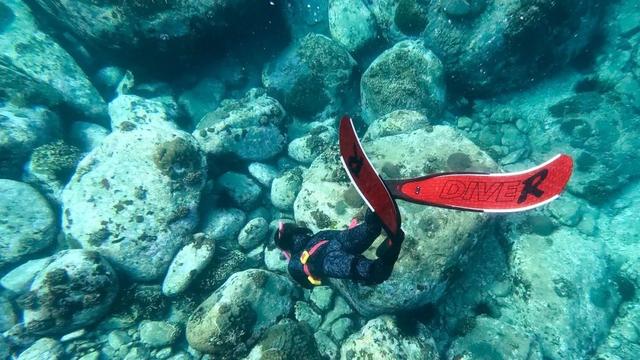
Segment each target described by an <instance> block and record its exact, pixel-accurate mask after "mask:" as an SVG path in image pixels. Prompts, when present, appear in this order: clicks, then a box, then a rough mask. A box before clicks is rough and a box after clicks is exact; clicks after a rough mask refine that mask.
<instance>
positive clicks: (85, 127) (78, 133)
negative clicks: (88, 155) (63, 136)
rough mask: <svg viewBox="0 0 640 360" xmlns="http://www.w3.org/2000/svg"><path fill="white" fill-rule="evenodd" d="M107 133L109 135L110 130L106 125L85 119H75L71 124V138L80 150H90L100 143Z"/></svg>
mask: <svg viewBox="0 0 640 360" xmlns="http://www.w3.org/2000/svg"><path fill="white" fill-rule="evenodd" d="M107 135H109V130H108V129H107V128H105V127H102V126H100V125H98V124H93V123H88V122H84V121H75V122H74V123H73V124H71V132H70V134H69V139H70V140H71V143H72V144H73V145H75V146H77V147H78V148H79V149H80V150H82V151H84V152H89V151H91V150H93V149H94V148H96V147H97V146H98V145H100V143H101V142H102V140H104V138H105V137H106V136H107Z"/></svg>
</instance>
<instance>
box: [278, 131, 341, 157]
mask: <svg viewBox="0 0 640 360" xmlns="http://www.w3.org/2000/svg"><path fill="white" fill-rule="evenodd" d="M337 141H338V134H337V133H336V131H335V130H334V129H331V128H325V127H318V128H316V129H314V130H313V131H312V133H310V134H307V135H304V136H302V137H299V138H297V139H293V140H292V141H291V142H290V143H289V148H288V152H289V156H290V157H291V158H292V159H294V160H296V161H299V162H301V163H303V164H311V162H312V161H313V160H314V159H315V158H316V157H317V156H318V155H320V154H321V153H322V152H323V151H325V150H326V149H327V148H328V147H329V146H330V145H333V144H335V143H337Z"/></svg>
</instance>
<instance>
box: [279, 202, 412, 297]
mask: <svg viewBox="0 0 640 360" xmlns="http://www.w3.org/2000/svg"><path fill="white" fill-rule="evenodd" d="M381 230H382V225H381V223H380V219H379V218H378V216H377V215H375V214H374V213H372V212H370V211H367V214H366V216H365V221H364V222H363V223H361V224H359V225H357V226H355V227H353V228H351V229H348V230H343V231H339V230H326V231H320V232H318V233H316V234H315V235H311V236H301V237H298V238H296V239H295V241H294V244H293V247H292V251H291V260H290V261H289V265H288V270H289V274H291V277H293V278H294V279H295V280H296V281H297V282H299V283H300V284H301V285H303V286H304V287H308V288H310V287H313V284H311V282H310V281H309V280H308V275H307V273H305V271H304V266H303V264H302V262H301V259H300V257H301V255H302V252H303V251H305V250H307V251H310V249H312V248H313V246H314V245H316V244H317V243H319V242H321V241H326V243H325V244H323V245H322V246H320V247H319V248H318V249H317V250H316V251H315V252H314V253H313V254H312V255H311V256H310V257H309V259H308V260H307V266H308V270H309V272H310V273H311V275H313V277H314V278H316V279H325V278H327V277H331V278H339V279H351V280H355V281H361V282H364V283H366V284H379V283H381V282H383V281H385V280H386V279H388V278H389V276H390V275H391V271H392V270H393V266H394V265H395V263H396V260H398V255H399V253H400V247H401V245H402V241H403V235H401V236H400V237H399V238H398V239H395V240H394V241H393V242H391V240H389V239H386V240H385V241H384V243H382V244H381V245H380V246H379V247H378V250H377V252H376V254H377V255H378V258H377V259H375V260H369V259H367V258H366V257H364V256H363V255H361V253H362V252H364V251H365V250H367V249H368V248H369V246H371V244H372V243H373V241H374V240H375V239H376V238H377V237H378V235H380V231H381ZM401 234H402V233H401Z"/></svg>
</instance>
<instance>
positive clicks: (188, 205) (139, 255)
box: [62, 121, 206, 280]
mask: <svg viewBox="0 0 640 360" xmlns="http://www.w3.org/2000/svg"><path fill="white" fill-rule="evenodd" d="M123 124H124V123H123ZM205 178H206V159H205V157H204V154H203V153H202V152H201V151H200V148H199V147H198V144H197V143H196V141H195V140H194V139H193V138H192V137H191V136H190V135H189V134H187V133H185V132H183V131H181V130H178V129H176V128H175V127H174V126H173V125H172V124H171V123H168V122H161V121H158V122H157V123H153V124H143V125H136V124H135V123H130V125H128V126H125V127H123V126H121V127H120V130H119V131H115V132H113V133H111V134H110V135H109V136H107V137H106V138H105V139H104V141H103V142H102V143H101V144H100V146H98V147H97V148H95V149H94V150H92V151H91V152H90V153H89V154H88V155H87V156H86V157H85V158H84V159H82V161H81V162H80V164H79V165H78V168H77V170H76V172H75V174H74V175H73V177H72V178H71V180H70V181H69V184H67V186H66V187H65V189H64V191H63V193H62V202H63V204H64V206H63V211H62V213H63V229H64V232H65V234H66V235H67V237H69V238H70V239H73V240H75V241H77V242H78V243H79V244H80V245H81V246H82V247H84V248H86V249H95V250H97V251H98V252H100V254H102V255H104V256H105V257H107V258H108V259H109V261H110V262H112V264H113V265H114V266H115V267H117V268H118V269H120V270H122V271H123V272H124V273H126V274H127V275H128V276H130V277H131V278H133V279H136V280H156V279H159V278H161V277H162V276H163V275H164V274H165V271H166V270H167V267H168V266H169V264H170V262H171V259H172V258H173V256H174V255H175V253H176V252H177V251H178V249H179V248H181V247H182V246H183V245H184V244H185V243H186V242H187V241H188V240H189V238H190V236H191V233H192V231H193V229H194V228H195V226H196V224H197V222H198V214H197V207H198V203H199V201H200V191H201V190H202V188H203V186H204V182H205Z"/></svg>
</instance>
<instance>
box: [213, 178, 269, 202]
mask: <svg viewBox="0 0 640 360" xmlns="http://www.w3.org/2000/svg"><path fill="white" fill-rule="evenodd" d="M218 184H219V185H220V187H221V188H222V190H223V191H224V192H225V194H226V195H227V196H228V197H229V199H231V201H232V202H233V203H234V204H235V205H236V206H238V207H239V208H241V209H244V210H247V211H248V210H251V209H252V208H254V207H255V205H256V203H257V202H258V200H260V195H261V194H262V188H261V187H260V186H259V185H258V184H256V182H255V181H254V180H253V179H252V178H250V177H248V176H247V175H245V174H240V173H237V172H233V171H227V172H226V173H224V174H222V176H220V177H219V178H218Z"/></svg>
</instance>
